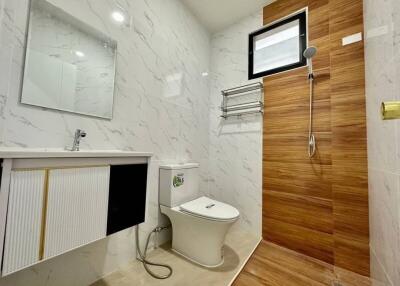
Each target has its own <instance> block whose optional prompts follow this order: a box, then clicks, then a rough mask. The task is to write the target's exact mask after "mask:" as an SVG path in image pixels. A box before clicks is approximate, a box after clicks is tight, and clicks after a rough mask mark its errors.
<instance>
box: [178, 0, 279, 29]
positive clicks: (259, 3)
mask: <svg viewBox="0 0 400 286" xmlns="http://www.w3.org/2000/svg"><path fill="white" fill-rule="evenodd" d="M181 1H182V2H183V3H184V4H186V6H187V7H188V8H189V9H190V10H191V11H192V13H193V14H194V15H195V16H196V17H197V18H198V19H199V20H200V22H201V23H202V24H203V25H204V26H205V27H206V28H207V29H208V30H209V31H210V32H212V33H213V32H217V31H220V30H222V29H224V28H226V27H228V26H229V25H231V24H233V23H236V22H237V21H239V20H240V19H242V18H244V17H246V16H249V15H250V14H252V13H254V12H256V11H259V10H260V9H261V8H262V7H264V6H266V5H268V4H270V3H271V2H274V0H181Z"/></svg>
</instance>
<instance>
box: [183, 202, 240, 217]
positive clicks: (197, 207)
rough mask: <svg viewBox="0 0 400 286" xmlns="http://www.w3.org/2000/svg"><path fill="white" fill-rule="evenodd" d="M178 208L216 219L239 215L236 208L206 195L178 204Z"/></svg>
mask: <svg viewBox="0 0 400 286" xmlns="http://www.w3.org/2000/svg"><path fill="white" fill-rule="evenodd" d="M180 209H181V210H183V211H185V212H188V213H191V214H194V215H199V216H202V217H205V218H210V219H217V220H232V219H235V218H237V217H238V216H239V211H238V210H237V209H236V208H234V207H232V206H230V205H228V204H224V203H221V202H218V201H215V200H212V199H210V198H207V197H201V198H198V199H196V200H193V201H190V202H187V203H184V204H182V205H180Z"/></svg>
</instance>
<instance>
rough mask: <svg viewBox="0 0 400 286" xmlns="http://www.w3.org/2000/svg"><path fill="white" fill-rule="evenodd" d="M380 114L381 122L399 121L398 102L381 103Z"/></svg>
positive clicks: (399, 102) (399, 107)
mask: <svg viewBox="0 0 400 286" xmlns="http://www.w3.org/2000/svg"><path fill="white" fill-rule="evenodd" d="M381 114H382V119H383V120H389V119H400V101H388V102H382V105H381Z"/></svg>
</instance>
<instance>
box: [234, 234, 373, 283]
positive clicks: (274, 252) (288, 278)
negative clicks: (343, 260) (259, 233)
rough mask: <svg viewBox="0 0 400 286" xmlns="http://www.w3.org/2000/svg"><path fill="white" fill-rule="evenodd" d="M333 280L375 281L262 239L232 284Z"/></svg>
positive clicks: (323, 281)
mask: <svg viewBox="0 0 400 286" xmlns="http://www.w3.org/2000/svg"><path fill="white" fill-rule="evenodd" d="M334 281H335V282H341V283H343V285H346V286H370V285H372V284H371V281H370V279H369V278H367V277H364V276H361V275H358V274H355V273H352V272H349V271H346V270H343V269H340V268H338V267H334V266H332V265H330V264H327V263H324V262H322V261H319V260H316V259H313V258H311V257H307V256H305V255H302V254H300V253H297V252H294V251H291V250H288V249H285V248H282V247H279V246H277V245H275V244H272V243H269V242H262V243H261V244H260V245H259V246H258V248H257V249H256V251H255V252H254V254H253V255H252V257H251V258H250V260H249V261H248V263H247V264H246V266H245V268H244V269H243V271H242V272H241V273H240V275H239V276H238V277H237V279H236V280H235V282H234V283H233V285H234V286H248V285H252V286H261V285H264V286H303V285H304V286H310V285H313V286H325V285H329V286H331V285H332V282H334ZM374 285H375V284H374Z"/></svg>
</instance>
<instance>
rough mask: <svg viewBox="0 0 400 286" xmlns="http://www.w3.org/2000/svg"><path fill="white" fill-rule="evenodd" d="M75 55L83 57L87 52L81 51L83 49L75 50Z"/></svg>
mask: <svg viewBox="0 0 400 286" xmlns="http://www.w3.org/2000/svg"><path fill="white" fill-rule="evenodd" d="M75 55H76V56H78V57H80V58H83V57H84V56H85V54H84V53H83V52H81V51H75Z"/></svg>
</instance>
